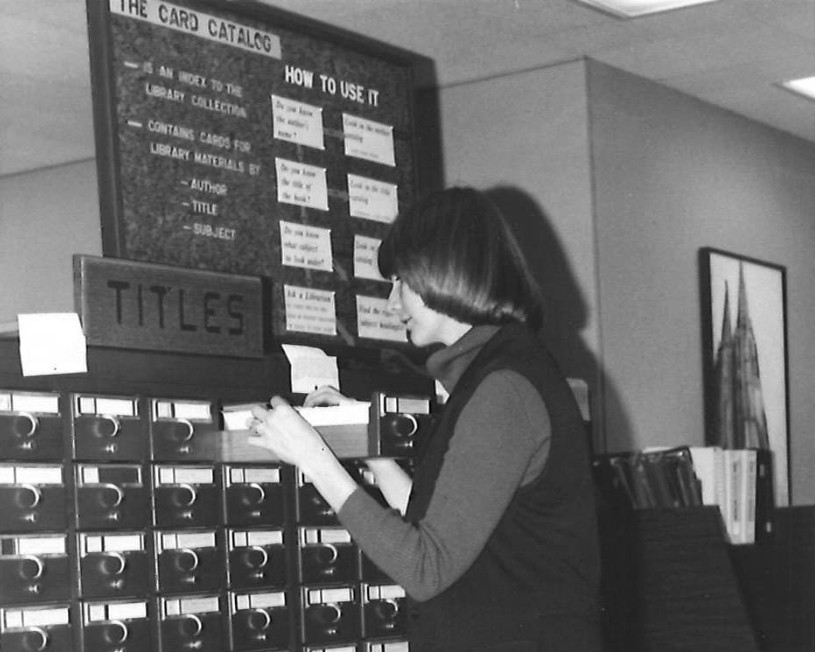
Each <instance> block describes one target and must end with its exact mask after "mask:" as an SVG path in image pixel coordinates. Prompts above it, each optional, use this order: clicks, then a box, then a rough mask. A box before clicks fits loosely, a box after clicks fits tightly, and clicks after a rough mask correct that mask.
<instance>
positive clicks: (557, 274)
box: [486, 186, 633, 453]
mask: <svg viewBox="0 0 815 652" xmlns="http://www.w3.org/2000/svg"><path fill="white" fill-rule="evenodd" d="M486 194H487V195H488V196H489V197H490V199H492V201H493V202H495V204H496V205H497V206H498V208H499V209H500V210H501V212H502V213H503V214H504V215H505V216H506V218H507V221H508V222H509V224H510V225H511V227H512V229H513V230H514V232H515V235H516V237H517V238H518V240H519V241H520V244H521V249H522V250H523V253H524V255H525V256H526V259H527V262H528V263H529V266H530V268H531V270H532V273H533V275H534V276H535V279H537V281H538V283H539V284H540V287H541V291H542V293H543V298H544V324H543V327H542V329H541V331H540V336H541V338H542V339H543V340H544V341H545V342H546V344H547V346H548V347H549V349H550V350H551V351H552V354H553V355H554V357H555V359H556V360H557V362H558V364H559V365H560V368H561V369H562V371H563V373H565V374H566V375H567V376H569V377H571V378H582V379H583V380H585V381H586V382H587V383H588V385H589V391H590V396H591V397H592V399H591V400H592V420H593V423H592V428H593V442H594V448H595V450H594V452H595V453H603V452H605V441H606V438H605V429H604V424H603V416H602V415H603V414H604V413H605V412H607V411H609V410H612V411H614V412H619V413H620V414H625V411H624V409H623V406H622V405H620V404H619V396H618V394H617V392H616V391H615V388H614V387H613V386H612V385H611V384H610V382H609V380H608V378H606V377H604V374H603V369H602V364H601V361H599V360H598V359H597V358H596V356H595V354H594V352H592V351H591V350H589V349H588V348H587V347H586V345H585V343H584V342H583V340H582V338H581V337H580V334H581V332H582V331H583V329H584V328H586V326H587V324H588V320H589V306H588V305H587V304H586V301H585V299H584V297H583V294H582V292H581V290H580V286H579V285H578V284H577V281H576V280H575V277H574V274H573V273H572V270H571V267H570V265H569V261H568V259H567V257H566V255H565V253H564V251H563V248H562V247H561V244H560V239H559V238H558V235H557V233H556V232H555V230H554V229H553V228H552V224H551V221H550V220H549V218H548V217H547V215H546V213H545V211H544V210H543V209H542V208H541V207H540V206H539V205H538V204H537V203H536V201H535V200H534V199H533V198H532V197H530V196H529V195H528V194H526V193H525V192H524V191H522V190H520V189H518V188H514V187H511V186H497V187H495V188H491V189H488V190H487V191H486ZM600 388H602V394H600ZM601 398H602V405H599V404H598V401H599V400H600V399H601ZM625 422H626V423H627V422H628V419H627V418H626V419H625ZM625 432H629V428H627V427H626V428H625ZM615 440H617V439H616V438H615ZM632 445H633V444H632Z"/></svg>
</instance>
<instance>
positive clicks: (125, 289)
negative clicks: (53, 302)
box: [74, 255, 263, 358]
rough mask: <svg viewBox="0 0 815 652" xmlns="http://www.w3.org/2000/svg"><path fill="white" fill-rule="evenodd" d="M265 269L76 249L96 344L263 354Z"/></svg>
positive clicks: (87, 325)
mask: <svg viewBox="0 0 815 652" xmlns="http://www.w3.org/2000/svg"><path fill="white" fill-rule="evenodd" d="M262 296H263V294H262V289H261V280H260V278H257V277H251V276H238V275H235V274H221V273H216V272H209V271H198V270H191V269H184V268H180V267H172V266H169V265H153V264H148V263H136V262H132V261H128V260H118V259H112V258H99V257H95V256H85V255H77V256H74V297H75V303H76V309H77V311H78V312H79V313H80V315H81V318H82V326H83V329H84V331H85V336H86V337H87V340H88V344H90V345H96V346H115V347H118V348H131V349H142V350H151V351H174V352H179V353H205V354H209V355H225V356H236V357H241V358H259V357H262V356H263V300H262Z"/></svg>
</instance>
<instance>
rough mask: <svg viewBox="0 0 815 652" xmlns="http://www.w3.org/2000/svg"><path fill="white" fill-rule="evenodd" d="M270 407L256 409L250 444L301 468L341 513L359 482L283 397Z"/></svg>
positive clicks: (253, 416)
mask: <svg viewBox="0 0 815 652" xmlns="http://www.w3.org/2000/svg"><path fill="white" fill-rule="evenodd" d="M335 391H336V390H335ZM337 393H338V394H339V392H337ZM270 405H271V409H266V408H265V407H263V406H262V405H257V406H255V407H253V408H252V418H251V419H250V423H249V424H248V425H249V430H251V431H252V433H253V436H252V437H250V438H249V442H250V443H251V444H254V445H255V446H263V447H265V448H268V449H269V450H271V451H272V452H273V453H274V454H275V455H277V456H278V457H279V458H280V459H281V461H283V462H285V463H287V464H294V465H295V466H297V467H299V468H300V470H301V471H302V472H303V473H304V474H305V475H306V477H307V478H308V479H309V480H311V482H312V483H313V484H314V486H315V487H316V488H317V491H319V492H320V494H321V495H322V497H323V498H325V499H326V501H327V502H328V504H329V505H330V506H331V508H332V509H333V510H334V511H335V512H337V513H339V511H340V509H342V506H343V505H344V504H345V501H346V500H348V497H349V496H350V495H351V494H352V493H353V492H354V491H355V490H356V488H357V484H356V482H355V481H354V479H353V478H352V477H351V476H350V475H349V474H348V471H346V469H345V467H343V466H342V464H340V462H339V460H338V459H337V458H336V457H335V455H334V453H333V452H332V451H331V450H330V449H329V448H328V445H327V444H326V443H325V440H324V439H323V438H322V436H321V435H320V433H319V432H317V431H316V430H315V429H314V428H312V427H311V425H310V424H309V423H308V421H306V420H305V419H304V418H303V417H301V416H300V415H299V414H298V413H297V411H296V410H295V409H294V408H293V407H292V406H291V405H289V404H288V403H286V401H285V400H283V399H282V398H280V397H279V396H275V397H273V398H272V400H271V401H270Z"/></svg>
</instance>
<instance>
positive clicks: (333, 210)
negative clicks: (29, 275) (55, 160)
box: [87, 0, 426, 349]
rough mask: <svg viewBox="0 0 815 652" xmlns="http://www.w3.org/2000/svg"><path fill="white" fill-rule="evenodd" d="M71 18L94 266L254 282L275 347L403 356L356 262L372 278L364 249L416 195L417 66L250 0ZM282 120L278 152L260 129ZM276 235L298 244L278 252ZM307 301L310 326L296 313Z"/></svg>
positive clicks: (104, 0)
mask: <svg viewBox="0 0 815 652" xmlns="http://www.w3.org/2000/svg"><path fill="white" fill-rule="evenodd" d="M87 10H88V24H89V30H88V31H89V37H90V63H91V73H92V82H93V83H92V90H93V104H94V122H95V131H96V151H97V167H98V176H99V199H100V212H101V215H102V223H101V228H102V244H103V254H104V255H105V256H110V257H117V258H124V259H129V260H135V261H141V262H149V263H158V264H168V265H178V266H182V267H189V268H194V269H205V270H209V271H215V272H223V273H235V274H243V275H258V276H263V277H267V278H268V279H270V280H271V282H270V284H269V288H270V292H271V297H270V303H271V306H272V309H271V317H270V321H271V323H270V324H268V325H267V328H268V330H269V334H270V336H271V339H273V340H275V341H285V342H294V343H306V344H314V345H328V346H332V345H333V346H337V347H341V348H345V347H355V348H356V347H372V348H395V349H404V348H408V346H409V345H408V344H407V341H406V338H404V337H402V333H397V335H395V336H394V337H396V339H390V332H389V327H390V326H392V323H389V322H388V319H389V318H388V317H387V316H386V315H382V314H378V311H379V310H380V307H381V306H382V302H383V300H384V299H385V298H386V297H387V293H388V289H389V285H388V284H387V283H386V282H383V281H382V280H381V279H373V278H369V276H370V274H369V271H370V270H367V271H366V266H365V265H364V264H363V265H362V266H361V267H359V268H356V265H358V264H359V260H360V259H363V260H364V259H365V257H366V255H367V254H366V252H368V253H371V252H372V251H373V253H371V255H370V256H369V259H368V263H370V262H371V261H374V266H375V250H371V249H370V246H375V242H376V241H377V240H379V239H381V238H382V237H383V235H384V233H385V232H386V231H387V223H386V222H387V220H388V219H392V215H393V212H394V211H396V210H398V209H399V208H401V207H403V206H404V205H406V204H407V203H409V202H410V201H411V200H412V199H413V198H414V196H415V195H416V193H417V181H416V179H417V170H416V167H417V166H416V161H415V159H416V147H415V134H414V106H413V104H414V98H413V96H414V88H413V86H414V79H413V78H414V69H415V67H416V66H417V65H418V64H419V62H422V64H426V61H425V60H423V58H422V57H419V56H417V55H414V54H412V53H409V52H405V51H403V50H400V49H398V48H395V47H392V46H389V45H386V44H383V43H380V42H377V41H374V40H371V39H367V38H364V37H361V36H358V35H354V34H351V33H348V32H346V31H343V30H340V29H337V28H334V27H332V26H328V25H325V24H322V23H319V22H317V21H314V20H311V19H307V18H305V17H302V16H298V15H296V14H292V13H289V12H285V11H281V10H278V9H274V8H272V7H269V6H267V5H263V4H260V3H256V2H246V1H229V2H227V1H226V0H173V2H164V1H163V0H133V1H131V0H87ZM193 17H195V19H194V20H193ZM151 21H152V22H151ZM194 21H197V27H198V30H197V31H195V32H194V31H193V29H192V24H193V22H194ZM207 21H210V22H207ZM211 21H215V22H211ZM211 25H216V26H220V28H221V31H218V30H217V29H216V30H215V31H213V28H212V27H211ZM226 27H229V28H230V29H228V30H226V31H223V30H225V29H226ZM241 34H243V36H241ZM275 39H276V40H275ZM261 50H264V51H263V52H261ZM278 57H279V58H278ZM306 80H310V82H308V83H307V81H306ZM275 102H277V103H275ZM278 110H279V113H275V111H278ZM299 110H302V111H305V113H306V118H305V120H304V121H303V122H302V124H301V123H299V122H297V121H295V123H294V127H291V124H289V123H286V124H284V125H283V127H286V128H289V133H288V134H287V136H288V139H286V138H284V137H281V133H283V132H285V131H286V129H284V128H283V127H277V126H276V121H279V123H280V124H282V123H283V121H284V120H285V114H286V111H295V112H296V111H299ZM303 124H305V126H303ZM315 125H317V126H315ZM377 125H380V126H382V127H384V129H382V130H380V129H379V127H377ZM276 129H277V131H276ZM366 130H368V131H370V130H373V131H374V133H375V135H374V136H366V135H365V134H366V133H367V132H366ZM319 131H322V133H321V134H318V132H319ZM388 133H389V134H390V136H388ZM318 135H319V136H321V138H322V149H320V143H319V142H318V141H319V138H318ZM349 136H351V138H349ZM354 137H361V138H362V140H363V141H364V142H363V144H362V145H359V146H358V147H357V150H356V151H355V153H353V152H354V150H353V147H352V149H351V150H349V149H348V147H349V145H348V143H349V142H351V141H352V139H353V138H354ZM368 138H370V140H367V139H368ZM383 143H384V144H383ZM352 145H353V142H352ZM391 148H392V152H391ZM349 151H351V152H352V153H351V154H349ZM391 153H392V155H393V161H392V162H391V161H389V160H388V158H389V154H391ZM303 174H305V175H316V181H315V182H314V183H313V185H312V186H309V187H308V188H307V189H306V190H310V191H312V192H311V193H310V196H305V195H303V194H300V195H297V193H296V192H295V191H294V190H292V191H291V192H290V194H288V195H283V194H282V193H283V191H282V190H281V188H282V185H283V182H285V181H289V182H291V181H294V182H297V176H298V175H303ZM309 178H311V179H313V178H314V177H313V176H312V177H309ZM380 195H382V196H381V197H380ZM379 199H381V202H380V203H377V202H376V201H374V200H379ZM366 200H371V201H370V202H369V203H370V204H376V205H375V206H374V207H373V208H371V209H370V211H369V213H370V214H368V215H367V216H360V213H362V214H365V213H366V209H365V201H366ZM284 229H288V230H289V231H291V230H292V229H294V230H295V231H297V233H295V234H293V235H290V236H285V237H287V238H288V239H286V240H285V243H284V236H283V235H282V233H283V231H284ZM310 238H311V239H313V240H315V241H317V243H318V244H317V247H318V249H317V250H316V251H317V254H316V255H315V256H312V257H311V258H308V257H305V260H304V257H303V256H299V255H298V251H297V250H298V248H301V249H304V250H306V252H308V247H309V244H308V242H309V239H310ZM365 238H370V239H371V241H368V240H365ZM371 242H373V245H371ZM284 249H285V251H284ZM284 256H288V258H285V259H284ZM284 261H285V262H284ZM355 264H356V265H355ZM369 267H370V265H369ZM298 293H299V294H298ZM309 293H312V294H314V295H315V296H317V297H318V298H317V299H314V298H313V297H312V296H311V295H310V294H309ZM321 293H325V294H321ZM298 297H299V298H298ZM303 297H305V299H304V298H303ZM329 297H330V301H329ZM323 300H324V301H325V302H329V303H330V302H331V301H333V308H334V313H335V319H336V322H335V323H333V324H332V323H330V322H331V315H330V314H327V317H328V319H327V322H328V325H327V326H326V325H322V324H321V323H320V322H319V320H317V319H312V318H311V316H310V314H309V311H310V310H312V309H314V308H318V307H319V304H320V302H321V301H323ZM360 301H361V302H362V305H361V306H360V305H358V304H359V303H360ZM303 302H305V303H303ZM363 312H365V313H366V314H367V317H365V316H363ZM366 320H367V321H366ZM365 323H368V324H369V325H372V327H371V328H368V329H366V328H365V327H364V325H365ZM361 326H362V327H361Z"/></svg>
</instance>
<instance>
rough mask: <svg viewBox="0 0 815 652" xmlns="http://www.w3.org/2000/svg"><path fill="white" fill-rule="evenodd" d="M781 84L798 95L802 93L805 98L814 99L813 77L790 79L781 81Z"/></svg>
mask: <svg viewBox="0 0 815 652" xmlns="http://www.w3.org/2000/svg"><path fill="white" fill-rule="evenodd" d="M781 85H782V86H783V87H784V88H786V89H787V90H790V91H792V92H793V93H798V95H803V96H804V97H806V98H807V99H810V100H815V77H802V78H801V79H790V80H789V81H785V82H781Z"/></svg>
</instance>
